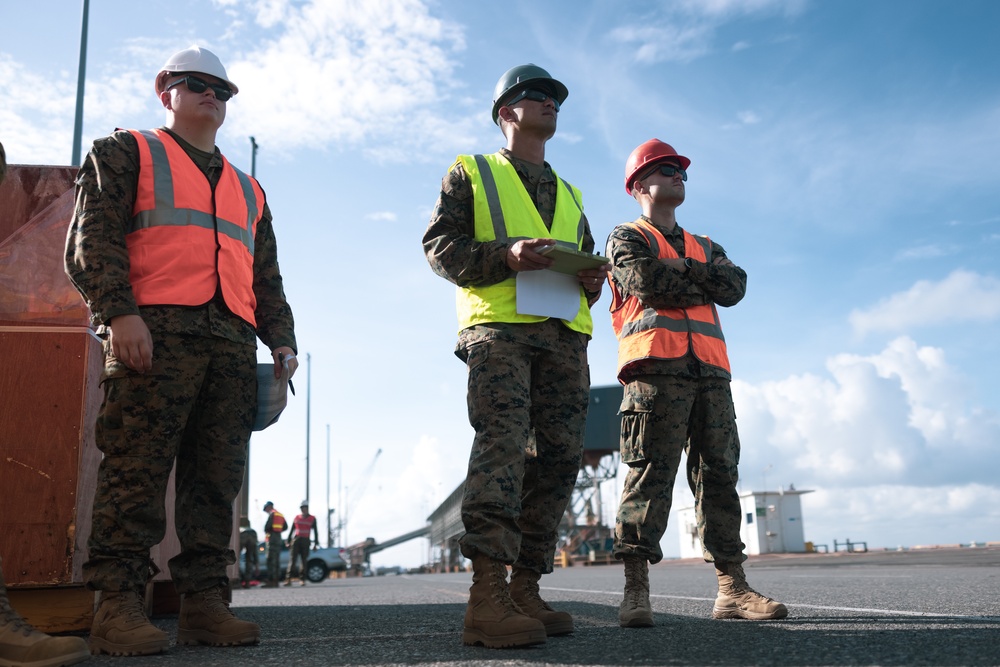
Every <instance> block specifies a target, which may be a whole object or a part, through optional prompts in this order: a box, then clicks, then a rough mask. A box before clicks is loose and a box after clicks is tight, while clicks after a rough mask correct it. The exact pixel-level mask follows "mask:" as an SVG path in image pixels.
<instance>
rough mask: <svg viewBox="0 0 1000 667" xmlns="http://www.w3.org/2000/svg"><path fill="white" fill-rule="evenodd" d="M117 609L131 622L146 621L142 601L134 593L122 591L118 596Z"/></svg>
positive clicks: (147, 620)
mask: <svg viewBox="0 0 1000 667" xmlns="http://www.w3.org/2000/svg"><path fill="white" fill-rule="evenodd" d="M118 600H119V602H118V611H119V612H120V613H121V614H122V616H124V617H125V619H126V620H128V621H131V622H133V623H148V622H149V619H147V618H146V613H145V612H144V611H143V610H142V602H141V601H140V599H139V596H138V595H137V594H135V593H122V595H121V597H120V598H118Z"/></svg>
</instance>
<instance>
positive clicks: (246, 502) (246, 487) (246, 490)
mask: <svg viewBox="0 0 1000 667" xmlns="http://www.w3.org/2000/svg"><path fill="white" fill-rule="evenodd" d="M250 145H251V146H252V147H253V158H252V160H251V162H250V175H251V176H253V177H254V178H256V177H257V142H256V141H254V140H253V137H250ZM241 512H242V513H243V516H246V517H248V518H249V516H250V441H249V440H247V462H246V465H244V466H243V503H242V504H241Z"/></svg>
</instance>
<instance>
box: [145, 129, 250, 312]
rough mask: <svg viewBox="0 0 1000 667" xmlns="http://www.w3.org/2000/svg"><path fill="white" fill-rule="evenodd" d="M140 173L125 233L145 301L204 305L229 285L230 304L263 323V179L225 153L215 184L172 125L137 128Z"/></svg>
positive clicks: (226, 292)
mask: <svg viewBox="0 0 1000 667" xmlns="http://www.w3.org/2000/svg"><path fill="white" fill-rule="evenodd" d="M130 132H131V134H132V136H133V137H135V139H136V142H137V143H138V146H139V181H138V187H137V190H136V198H135V205H134V206H133V210H132V220H131V224H130V227H129V229H128V232H127V235H126V238H125V241H126V245H127V246H128V252H129V263H130V270H129V281H130V282H131V284H132V291H133V293H134V295H135V300H136V303H137V304H138V305H140V306H151V305H178V306H200V305H203V304H205V303H208V302H209V301H210V300H211V299H212V297H213V296H215V292H216V288H217V286H218V287H219V288H220V289H221V292H222V297H223V299H224V300H225V303H226V306H227V307H228V308H229V309H230V310H231V311H232V312H233V313H234V314H236V315H237V316H238V317H240V318H241V319H243V320H245V321H247V322H249V323H250V324H251V325H253V326H256V320H255V318H254V309H255V308H256V306H257V298H256V296H255V295H254V293H253V253H254V235H255V234H256V231H257V223H259V222H260V219H261V217H262V216H263V212H264V201H265V200H264V192H263V190H261V189H260V185H259V184H258V183H257V181H256V180H255V179H253V178H251V177H249V176H247V175H246V174H244V173H243V172H242V171H240V170H239V169H236V168H235V167H233V166H232V165H231V164H230V163H229V161H228V160H226V159H225V158H224V157H223V158H222V161H223V168H222V174H221V176H220V178H219V182H218V184H217V185H216V186H215V190H214V191H213V190H212V187H211V184H210V183H209V181H208V179H207V178H206V177H205V174H204V173H203V172H202V171H201V169H199V168H198V165H196V164H195V163H194V161H193V160H192V159H191V158H190V157H189V156H188V155H187V153H186V152H185V151H184V149H183V148H181V147H180V145H179V144H178V143H177V142H176V141H175V140H174V138H173V137H171V136H170V135H169V134H168V133H167V132H164V131H162V130H144V131H136V130H130Z"/></svg>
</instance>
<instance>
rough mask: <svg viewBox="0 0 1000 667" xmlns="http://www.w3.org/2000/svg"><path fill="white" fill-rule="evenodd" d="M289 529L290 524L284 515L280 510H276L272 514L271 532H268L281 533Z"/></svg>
mask: <svg viewBox="0 0 1000 667" xmlns="http://www.w3.org/2000/svg"><path fill="white" fill-rule="evenodd" d="M287 527H288V524H287V523H286V522H285V515H284V514H282V513H281V512H279V511H278V510H274V511H273V512H271V530H270V531H268V532H269V533H281V532H283V531H284V530H285V528H287ZM268 537H270V535H268Z"/></svg>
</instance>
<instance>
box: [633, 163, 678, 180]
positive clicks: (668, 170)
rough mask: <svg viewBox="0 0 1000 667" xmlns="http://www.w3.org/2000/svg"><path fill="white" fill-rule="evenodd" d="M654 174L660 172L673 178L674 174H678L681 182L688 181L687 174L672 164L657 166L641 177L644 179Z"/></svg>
mask: <svg viewBox="0 0 1000 667" xmlns="http://www.w3.org/2000/svg"><path fill="white" fill-rule="evenodd" d="M656 172H660V173H661V174H663V175H664V176H673V175H674V174H680V175H681V180H682V181H686V180H687V179H688V173H687V172H686V171H684V170H683V169H681V168H680V167H678V166H677V165H673V164H659V165H657V166H656V168H654V169H653V170H652V171H651V172H649V173H648V174H646V175H645V176H643V178H644V179H645V178H649V177H650V176H652V175H653V174H655V173H656Z"/></svg>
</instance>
